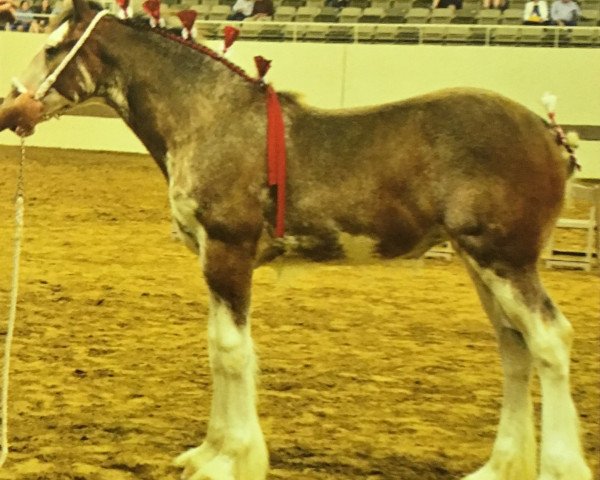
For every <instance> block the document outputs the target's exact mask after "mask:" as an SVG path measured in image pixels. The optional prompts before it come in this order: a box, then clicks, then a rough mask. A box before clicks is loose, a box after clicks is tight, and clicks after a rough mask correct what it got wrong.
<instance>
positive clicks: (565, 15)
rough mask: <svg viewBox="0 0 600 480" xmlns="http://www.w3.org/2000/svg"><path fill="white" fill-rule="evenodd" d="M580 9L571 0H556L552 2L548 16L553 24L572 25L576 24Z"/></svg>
mask: <svg viewBox="0 0 600 480" xmlns="http://www.w3.org/2000/svg"><path fill="white" fill-rule="evenodd" d="M580 15H581V9H580V8H579V5H578V4H577V3H576V2H574V1H573V0H556V1H555V2H554V3H553V4H552V9H551V10H550V17H551V18H552V23H553V24H554V25H560V26H565V25H566V26H569V27H574V26H575V25H577V22H578V20H579V17H580Z"/></svg>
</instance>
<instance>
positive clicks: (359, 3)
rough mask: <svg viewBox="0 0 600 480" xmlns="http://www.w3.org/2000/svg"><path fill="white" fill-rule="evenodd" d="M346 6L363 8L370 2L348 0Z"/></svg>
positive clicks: (367, 0) (369, 4) (365, 0)
mask: <svg viewBox="0 0 600 480" xmlns="http://www.w3.org/2000/svg"><path fill="white" fill-rule="evenodd" d="M348 6H349V7H354V8H360V9H363V8H367V7H370V6H371V2H370V1H369V0H350V3H349V5H348Z"/></svg>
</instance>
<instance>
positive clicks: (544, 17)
mask: <svg viewBox="0 0 600 480" xmlns="http://www.w3.org/2000/svg"><path fill="white" fill-rule="evenodd" d="M540 14H541V17H542V21H543V22H547V21H548V20H550V18H549V15H548V4H547V3H546V2H544V0H540Z"/></svg>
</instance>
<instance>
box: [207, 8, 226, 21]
mask: <svg viewBox="0 0 600 480" xmlns="http://www.w3.org/2000/svg"><path fill="white" fill-rule="evenodd" d="M230 13H231V7H229V6H228V5H213V6H212V7H211V8H210V12H209V13H208V19H209V20H226V19H227V16H228V15H229V14H230Z"/></svg>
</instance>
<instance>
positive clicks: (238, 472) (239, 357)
mask: <svg viewBox="0 0 600 480" xmlns="http://www.w3.org/2000/svg"><path fill="white" fill-rule="evenodd" d="M202 236H203V237H206V235H202ZM200 240H201V241H200V256H201V259H202V264H203V269H204V275H205V278H206V281H207V283H208V286H209V288H210V313H209V324H208V345H209V355H210V366H211V371H212V379H213V392H212V393H213V396H212V406H211V412H210V420H209V424H208V432H207V435H206V439H205V441H204V443H202V445H200V446H199V447H197V448H194V449H192V450H190V451H188V452H186V453H184V454H183V455H181V456H180V457H179V458H177V460H176V463H177V464H178V465H180V466H182V467H184V472H183V475H182V478H183V479H186V480H264V479H265V478H266V476H267V471H268V453H267V448H266V445H265V442H264V439H263V434H262V431H261V428H260V424H259V421H258V415H257V411H256V381H255V374H256V357H255V354H254V348H253V343H252V337H251V334H250V320H249V316H248V311H249V307H250V290H251V281H252V269H253V264H254V250H255V248H254V245H248V244H238V243H236V244H235V245H231V244H228V243H225V242H223V241H220V240H212V239H210V238H202V239H200Z"/></svg>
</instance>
